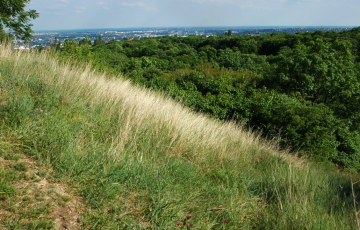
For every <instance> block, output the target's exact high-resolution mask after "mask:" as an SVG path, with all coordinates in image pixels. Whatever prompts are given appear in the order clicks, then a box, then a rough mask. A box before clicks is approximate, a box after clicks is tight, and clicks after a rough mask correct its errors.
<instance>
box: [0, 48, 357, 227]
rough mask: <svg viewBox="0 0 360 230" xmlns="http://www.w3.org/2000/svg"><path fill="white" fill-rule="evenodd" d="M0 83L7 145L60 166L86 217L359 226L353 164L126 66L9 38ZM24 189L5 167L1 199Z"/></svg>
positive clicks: (138, 223) (2, 143)
mask: <svg viewBox="0 0 360 230" xmlns="http://www.w3.org/2000/svg"><path fill="white" fill-rule="evenodd" d="M0 89H1V91H0V157H1V158H5V157H6V156H8V155H9V154H15V153H21V154H24V155H26V156H27V157H28V158H30V159H33V160H34V161H36V162H40V163H41V164H42V165H45V166H46V167H47V168H49V169H51V170H53V176H52V177H51V180H52V181H54V182H60V183H63V184H65V185H66V186H67V187H68V188H71V189H72V190H74V191H75V192H74V193H75V194H76V195H77V196H80V197H82V198H83V202H84V205H85V208H84V209H83V212H82V214H81V217H80V218H79V225H80V226H81V229H176V228H183V229H187V228H194V229H357V228H358V225H357V222H356V221H357V218H356V214H355V213H356V211H357V207H356V206H357V198H356V194H357V193H358V191H359V187H358V185H359V184H355V185H353V183H352V182H351V180H350V172H347V171H344V170H342V169H341V168H337V167H336V166H335V165H333V164H330V163H319V162H310V161H308V160H306V159H302V158H299V157H297V156H296V154H295V153H289V151H286V150H279V147H278V140H266V139H264V138H262V137H261V135H260V134H259V133H255V132H252V131H251V130H250V129H249V128H248V127H244V126H243V125H242V124H241V123H236V122H228V121H220V120H217V119H214V118H211V117H209V116H207V115H204V114H201V113H195V112H193V111H191V110H190V109H188V108H187V107H185V106H184V105H182V104H180V103H179V102H175V101H174V100H173V99H171V98H170V97H168V96H166V95H164V94H162V93H159V92H153V91H151V90H149V89H145V88H142V87H139V86H134V85H133V84H132V83H131V82H130V81H129V80H125V79H124V78H122V77H121V76H114V75H107V74H106V73H101V72H98V71H95V70H93V69H92V68H91V66H86V65H83V66H81V65H78V64H73V63H70V62H69V63H62V62H59V61H58V59H57V58H56V55H52V54H49V53H46V52H43V53H40V54H39V53H24V52H15V51H12V50H11V49H10V48H7V47H1V48H0ZM6 170H7V169H5V168H2V169H1V170H0V172H2V171H6ZM3 175H5V174H3ZM352 180H353V181H357V180H358V176H357V175H353V178H352ZM16 196H17V193H16V188H14V186H12V185H11V180H9V178H7V179H6V177H1V178H0V202H1V203H0V204H2V205H4V204H5V203H6V204H9V203H11V200H12V199H15V198H16ZM354 205H355V206H354ZM10 206H11V205H10ZM10 212H11V210H10ZM9 220H11V219H1V218H0V224H1V225H2V226H3V227H4V228H5V229H6V228H8V229H14V228H11V224H12V223H10V222H13V221H14V220H11V221H9ZM18 226H19V227H18V228H17V229H21V227H23V226H22V225H21V223H19V224H18ZM69 227H70V228H71V226H69ZM31 228H33V229H41V227H39V226H38V225H33V226H32V227H31ZM44 228H45V227H44ZM49 228H52V226H49ZM15 229H16V228H15Z"/></svg>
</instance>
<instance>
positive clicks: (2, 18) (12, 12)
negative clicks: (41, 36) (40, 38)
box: [0, 0, 39, 41]
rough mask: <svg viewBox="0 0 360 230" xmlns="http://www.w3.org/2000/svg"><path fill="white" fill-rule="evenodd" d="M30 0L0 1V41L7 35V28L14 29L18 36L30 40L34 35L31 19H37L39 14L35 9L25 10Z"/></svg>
mask: <svg viewBox="0 0 360 230" xmlns="http://www.w3.org/2000/svg"><path fill="white" fill-rule="evenodd" d="M29 2H30V0H1V1H0V41H1V40H3V39H5V38H6V37H7V35H6V34H5V32H4V29H5V28H8V29H10V30H12V32H13V33H14V34H15V36H16V37H20V38H22V39H24V40H29V39H30V37H32V35H31V33H32V32H33V31H32V30H31V26H32V24H30V20H31V19H35V18H37V17H38V16H39V14H38V13H37V12H36V11H35V10H28V11H26V10H25V6H26V4H27V3H29Z"/></svg>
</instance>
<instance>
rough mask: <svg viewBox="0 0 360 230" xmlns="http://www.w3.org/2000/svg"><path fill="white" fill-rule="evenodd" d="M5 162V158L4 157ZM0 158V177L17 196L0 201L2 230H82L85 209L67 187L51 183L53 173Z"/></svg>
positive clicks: (25, 162)
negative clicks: (81, 217)
mask: <svg viewBox="0 0 360 230" xmlns="http://www.w3.org/2000/svg"><path fill="white" fill-rule="evenodd" d="M5 158H6V157H5ZM5 158H2V157H0V173H1V175H5V176H6V177H7V178H5V180H6V179H8V184H9V186H11V187H13V188H15V190H16V193H14V194H15V195H13V196H10V195H9V197H7V198H5V199H3V200H0V229H12V228H14V227H17V228H20V229H22V227H24V228H25V227H26V228H31V227H29V226H32V227H35V228H36V227H40V229H68V230H75V229H80V228H81V226H80V216H81V213H82V210H84V205H83V204H82V200H81V198H80V197H78V196H76V195H74V192H72V191H71V190H70V189H68V188H67V187H66V185H65V184H62V183H58V182H53V181H52V180H51V175H52V172H51V169H49V168H46V167H44V166H41V165H40V166H39V165H37V164H36V162H35V161H33V160H31V159H29V158H27V157H25V156H23V155H21V159H17V160H6V159H5ZM10 158H11V157H10Z"/></svg>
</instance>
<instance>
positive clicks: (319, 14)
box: [28, 0, 360, 30]
mask: <svg viewBox="0 0 360 230" xmlns="http://www.w3.org/2000/svg"><path fill="white" fill-rule="evenodd" d="M28 8H29V9H34V10H37V12H39V13H40V17H39V18H38V19H36V20H34V21H33V22H32V23H33V24H34V26H33V29H34V30H74V29H75V30H78V29H99V28H124V29H125V28H166V27H182V28H184V27H241V26H246V27H259V26H260V27H265V26H267V27H269V26H270V27H271V26H274V25H276V26H285V27H287V26H288V27H296V26H297V27H304V26H306V27H310V26H319V27H321V26H328V27H353V26H358V24H356V23H358V22H359V21H360V14H359V13H358V12H360V1H358V0H343V1H341V2H340V3H339V1H338V0H327V1H325V0H246V1H245V0H132V1H130V0H121V1H116V0H54V1H49V0H31V2H30V4H29V5H28Z"/></svg>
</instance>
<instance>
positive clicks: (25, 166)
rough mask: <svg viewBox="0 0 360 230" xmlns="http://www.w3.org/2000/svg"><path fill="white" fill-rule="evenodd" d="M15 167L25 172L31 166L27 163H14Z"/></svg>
mask: <svg viewBox="0 0 360 230" xmlns="http://www.w3.org/2000/svg"><path fill="white" fill-rule="evenodd" d="M14 169H16V170H18V171H20V172H25V171H27V170H28V169H29V167H28V166H27V165H26V164H25V163H16V164H15V165H14Z"/></svg>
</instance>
